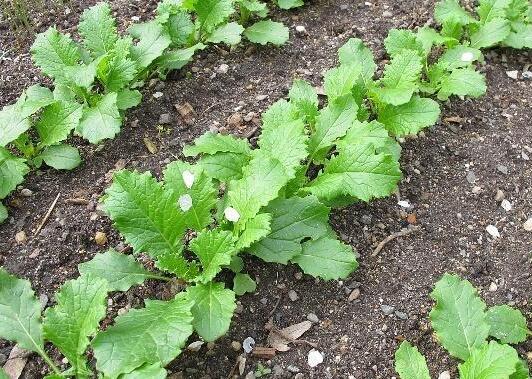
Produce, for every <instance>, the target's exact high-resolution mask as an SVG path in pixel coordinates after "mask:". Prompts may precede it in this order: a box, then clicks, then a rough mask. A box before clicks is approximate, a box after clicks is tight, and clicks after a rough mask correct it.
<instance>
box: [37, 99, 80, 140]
mask: <svg viewBox="0 0 532 379" xmlns="http://www.w3.org/2000/svg"><path fill="white" fill-rule="evenodd" d="M82 114H83V106H81V105H80V104H78V103H73V102H65V101H56V102H55V103H53V104H51V105H49V106H47V107H46V108H44V111H43V112H42V115H41V117H40V119H39V121H38V122H37V123H36V125H35V128H36V129H37V132H38V133H39V137H40V139H41V142H40V143H41V145H43V146H51V145H55V144H56V143H59V142H61V141H64V140H65V139H67V137H68V136H69V135H70V132H72V130H74V129H75V128H76V127H77V126H78V125H79V120H80V119H81V116H82Z"/></svg>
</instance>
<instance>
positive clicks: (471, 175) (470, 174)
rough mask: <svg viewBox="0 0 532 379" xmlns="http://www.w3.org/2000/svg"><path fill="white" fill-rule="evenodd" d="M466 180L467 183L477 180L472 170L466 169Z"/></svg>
mask: <svg viewBox="0 0 532 379" xmlns="http://www.w3.org/2000/svg"><path fill="white" fill-rule="evenodd" d="M466 180H467V181H468V183H470V184H473V183H475V182H476V181H477V176H476V175H475V173H474V172H473V171H468V172H467V174H466Z"/></svg>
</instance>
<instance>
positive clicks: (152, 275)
mask: <svg viewBox="0 0 532 379" xmlns="http://www.w3.org/2000/svg"><path fill="white" fill-rule="evenodd" d="M147 276H148V278H151V279H157V280H162V281H165V282H171V281H172V280H173V279H172V278H167V277H166V276H162V275H156V274H150V275H147Z"/></svg>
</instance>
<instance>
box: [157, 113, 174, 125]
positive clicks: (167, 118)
mask: <svg viewBox="0 0 532 379" xmlns="http://www.w3.org/2000/svg"><path fill="white" fill-rule="evenodd" d="M171 122H172V116H171V115H170V113H163V114H162V115H160V116H159V124H160V125H166V124H169V123H171Z"/></svg>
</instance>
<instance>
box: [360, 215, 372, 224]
mask: <svg viewBox="0 0 532 379" xmlns="http://www.w3.org/2000/svg"><path fill="white" fill-rule="evenodd" d="M371 220H372V218H371V216H370V215H362V217H361V218H360V221H362V223H363V224H364V225H370V224H371Z"/></svg>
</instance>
